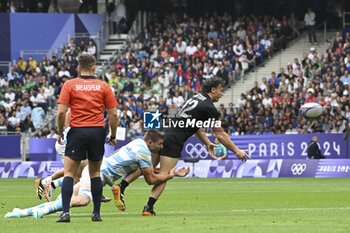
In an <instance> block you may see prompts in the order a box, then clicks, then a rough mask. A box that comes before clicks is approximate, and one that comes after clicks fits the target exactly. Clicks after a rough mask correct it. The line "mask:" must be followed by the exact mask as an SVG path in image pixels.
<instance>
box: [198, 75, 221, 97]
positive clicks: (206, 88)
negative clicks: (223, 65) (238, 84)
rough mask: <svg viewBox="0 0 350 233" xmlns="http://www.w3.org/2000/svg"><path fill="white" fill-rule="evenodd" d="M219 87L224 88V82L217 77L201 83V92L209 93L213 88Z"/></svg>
mask: <svg viewBox="0 0 350 233" xmlns="http://www.w3.org/2000/svg"><path fill="white" fill-rule="evenodd" d="M220 85H221V86H224V80H223V79H222V78H219V77H213V78H210V79H208V80H207V81H205V82H204V83H203V86H202V91H203V92H204V93H210V92H211V89H212V88H213V87H215V88H218V87H219V86H220Z"/></svg>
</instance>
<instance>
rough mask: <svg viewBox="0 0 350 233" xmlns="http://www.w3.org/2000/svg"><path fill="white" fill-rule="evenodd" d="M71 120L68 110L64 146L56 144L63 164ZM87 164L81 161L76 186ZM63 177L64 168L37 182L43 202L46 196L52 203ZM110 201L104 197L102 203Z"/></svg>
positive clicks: (37, 189) (39, 195)
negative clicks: (54, 193)
mask: <svg viewBox="0 0 350 233" xmlns="http://www.w3.org/2000/svg"><path fill="white" fill-rule="evenodd" d="M69 120H70V109H68V111H67V113H66V118H65V122H64V131H63V137H62V138H63V141H62V143H63V144H59V143H58V141H56V144H55V149H56V152H57V154H58V155H59V156H60V157H61V159H62V162H63V160H64V154H65V150H66V144H67V134H68V132H69V130H70V127H69ZM87 164H88V161H87V159H85V160H83V161H81V163H80V165H79V168H78V170H77V173H76V174H75V177H74V184H76V183H78V182H79V180H80V177H81V173H82V171H83V169H84V167H85V166H86V165H87ZM63 176H64V169H63V168H62V169H60V170H58V171H56V172H55V173H54V174H52V175H51V176H48V177H46V178H43V179H37V180H35V186H36V187H35V189H36V195H37V196H38V198H39V200H41V199H42V197H43V196H44V197H45V199H46V201H48V202H50V201H51V200H52V195H53V192H54V190H55V189H56V188H58V187H61V186H62V181H63V179H60V178H61V177H63ZM109 201H111V199H110V198H107V197H105V196H103V195H102V199H101V202H109Z"/></svg>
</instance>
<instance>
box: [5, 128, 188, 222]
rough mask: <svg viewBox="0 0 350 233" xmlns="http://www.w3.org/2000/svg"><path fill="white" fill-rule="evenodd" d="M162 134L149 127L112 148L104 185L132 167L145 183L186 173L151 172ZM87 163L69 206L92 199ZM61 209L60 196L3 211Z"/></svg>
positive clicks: (183, 170) (33, 212) (117, 196)
mask: <svg viewBox="0 0 350 233" xmlns="http://www.w3.org/2000/svg"><path fill="white" fill-rule="evenodd" d="M163 140H164V135H163V133H162V132H160V131H159V130H156V129H151V130H148V131H147V133H146V134H145V137H144V139H143V140H142V139H136V140H134V141H132V142H130V143H128V144H127V145H125V146H123V147H122V148H120V149H119V150H118V151H115V152H114V153H113V154H112V155H111V156H109V157H108V158H105V159H103V162H102V166H101V179H102V183H103V186H105V185H106V184H108V185H110V186H112V185H113V183H114V181H116V180H118V179H119V178H121V177H122V176H124V175H126V174H129V173H131V172H133V171H135V170H140V171H141V173H142V174H143V176H144V178H145V180H146V182H147V184H149V185H154V184H159V183H162V182H164V181H166V180H169V179H171V178H173V177H174V176H175V175H176V176H186V175H187V174H188V172H189V168H185V167H182V168H179V169H178V170H177V171H176V172H175V168H173V169H172V170H171V171H170V172H169V173H167V174H165V173H162V174H156V173H155V172H154V168H153V164H152V161H156V160H158V159H159V158H157V157H159V150H160V149H162V148H163ZM88 169H89V167H88V166H86V167H85V168H84V170H83V173H82V177H81V179H80V181H79V182H78V183H77V184H75V185H74V191H73V197H72V199H71V206H72V207H79V206H86V205H88V204H89V203H90V201H91V199H92V194H91V190H90V177H89V170H88ZM118 190H119V189H113V190H112V191H113V194H114V198H115V202H116V204H117V205H119V206H120V208H121V210H123V208H122V207H124V209H125V204H124V203H121V202H122V199H121V197H120V195H121V193H120V192H119V191H118ZM60 210H62V199H61V198H60V196H59V197H58V198H57V199H56V200H55V201H52V202H46V203H44V204H41V205H38V206H34V207H31V208H26V209H18V208H14V209H13V211H12V212H9V213H7V214H6V215H5V218H20V217H25V216H33V218H42V217H43V216H44V215H46V214H50V213H54V212H56V211H60Z"/></svg>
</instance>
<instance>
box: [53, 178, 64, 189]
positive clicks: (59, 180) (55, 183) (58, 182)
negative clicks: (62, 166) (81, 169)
mask: <svg viewBox="0 0 350 233" xmlns="http://www.w3.org/2000/svg"><path fill="white" fill-rule="evenodd" d="M52 182H53V184H54V185H55V188H58V187H61V186H62V182H63V177H61V178H59V179H57V180H54V181H52Z"/></svg>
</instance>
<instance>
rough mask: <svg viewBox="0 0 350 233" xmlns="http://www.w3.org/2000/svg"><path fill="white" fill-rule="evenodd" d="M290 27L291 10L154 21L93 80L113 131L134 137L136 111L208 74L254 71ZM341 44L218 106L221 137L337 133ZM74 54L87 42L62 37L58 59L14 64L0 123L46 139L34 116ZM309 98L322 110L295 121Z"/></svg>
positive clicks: (173, 99)
mask: <svg viewBox="0 0 350 233" xmlns="http://www.w3.org/2000/svg"><path fill="white" fill-rule="evenodd" d="M299 25H300V24H299V22H298V20H297V19H296V18H295V16H294V15H293V14H291V15H290V16H289V17H287V16H283V17H282V19H280V20H278V19H276V18H275V17H273V16H262V17H258V16H255V15H249V16H242V17H238V18H236V19H233V18H232V17H231V16H230V15H228V14H227V13H224V14H223V15H222V16H218V15H216V14H215V15H214V16H212V17H210V18H208V19H205V18H199V19H193V18H188V19H186V20H185V19H181V20H180V19H178V18H172V17H168V20H166V19H164V20H159V19H157V18H155V19H154V22H152V23H151V24H150V26H149V27H147V28H145V29H144V32H143V33H142V34H141V35H140V36H139V37H138V38H137V39H136V41H134V42H132V43H131V44H130V47H129V48H128V50H127V51H126V52H125V53H124V54H123V55H122V56H121V58H118V59H117V60H116V62H115V65H114V67H110V68H108V69H107V71H106V72H104V73H102V74H101V75H100V76H99V77H100V78H101V79H102V80H104V81H106V82H108V83H109V84H110V86H111V88H112V90H113V92H114V93H115V96H116V99H117V101H118V103H119V105H118V110H119V113H120V126H121V127H125V128H127V129H128V131H129V132H130V133H132V134H140V133H141V132H142V115H143V112H144V111H148V110H156V109H159V111H160V112H161V113H163V114H168V113H169V112H170V111H169V110H171V109H178V108H181V106H182V105H183V104H184V102H185V101H186V100H187V99H188V98H190V97H191V96H193V95H194V94H196V93H197V92H198V91H199V90H200V88H201V83H202V82H203V81H205V80H206V79H208V78H211V77H214V76H219V77H221V78H222V79H223V80H224V82H225V85H226V86H227V87H229V86H230V85H231V84H232V83H233V82H235V81H236V80H237V79H239V78H241V77H242V76H243V75H244V72H247V71H251V72H254V71H255V67H256V66H257V65H259V64H262V65H263V63H264V61H265V60H266V59H269V58H270V57H271V56H273V53H274V52H275V51H278V50H283V49H284V48H285V47H286V43H287V41H288V40H289V39H292V38H294V37H296V36H297V34H298V33H299V31H300V27H299ZM348 41H349V35H347V36H346V37H345V38H342V37H341V36H339V35H338V36H337V38H336V40H335V41H334V42H333V43H330V49H329V50H327V53H326V54H322V53H318V52H317V51H315V50H314V49H311V50H310V53H309V54H305V57H304V59H303V60H302V61H298V59H295V60H294V63H293V64H288V66H287V68H286V70H284V69H281V71H280V73H278V74H276V73H275V72H272V74H271V77H268V78H263V79H262V84H260V85H259V84H258V83H255V85H254V87H253V88H252V89H251V90H248V91H247V92H246V93H243V94H242V96H241V98H240V100H239V101H238V103H237V106H235V105H234V104H233V103H231V104H230V106H228V107H227V108H225V106H220V113H221V120H222V121H223V122H224V124H225V125H226V126H227V127H226V129H227V131H228V132H229V133H232V134H237V135H240V134H266V133H306V132H315V131H317V132H320V131H322V132H338V131H339V132H340V131H342V130H344V127H345V123H344V120H341V119H342V118H341V116H346V114H347V113H348V112H349V104H348V103H349V95H348V92H349V85H345V82H350V81H348V80H349V76H348V73H347V72H348V71H347V72H346V70H349V51H348V50H349V42H348ZM345 42H347V43H345ZM80 53H90V54H94V55H95V54H96V47H95V45H94V43H93V41H89V42H85V41H84V40H82V41H74V40H71V41H70V43H69V44H67V45H66V46H65V47H64V49H63V53H62V54H63V55H62V57H58V58H56V57H52V59H51V60H48V59H47V58H46V57H45V56H43V57H42V60H41V61H40V62H37V61H35V60H34V59H33V58H32V57H29V58H28V60H27V61H24V59H22V58H20V59H18V61H17V64H16V65H15V66H14V67H12V68H11V70H10V72H9V73H8V74H3V75H2V77H1V80H0V88H1V101H2V102H1V104H0V105H1V106H0V109H1V110H0V114H1V115H0V117H1V121H0V124H1V126H4V127H7V130H9V131H17V132H19V131H22V132H25V131H28V129H29V128H31V129H32V130H39V129H40V131H39V132H38V137H43V136H47V135H51V134H54V130H53V129H52V130H49V129H48V128H45V130H41V128H42V122H43V118H44V116H45V113H46V112H47V111H49V110H50V109H52V108H53V107H54V106H55V102H56V99H57V97H58V95H59V93H60V88H61V87H62V85H63V83H64V81H65V80H67V79H68V78H74V77H76V76H77V75H78V73H77V70H76V67H77V60H76V58H77V56H78V55H79V54H80ZM337 77H338V78H337ZM344 80H345V81H344ZM346 88H347V90H346ZM315 101H316V102H322V104H323V105H325V106H327V110H326V114H325V115H324V116H323V117H322V118H321V119H320V120H315V121H307V122H305V119H302V118H301V117H300V116H298V108H299V106H300V105H301V104H302V103H304V102H315ZM346 101H347V102H346ZM337 127H338V128H337ZM207 130H208V133H210V129H207ZM336 130H337V131H336ZM49 137H50V136H49Z"/></svg>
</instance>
